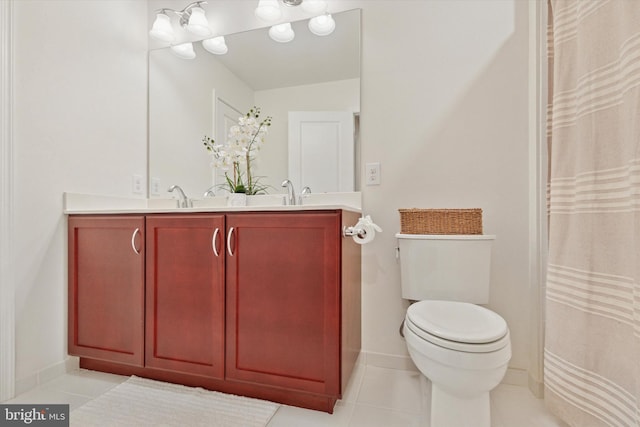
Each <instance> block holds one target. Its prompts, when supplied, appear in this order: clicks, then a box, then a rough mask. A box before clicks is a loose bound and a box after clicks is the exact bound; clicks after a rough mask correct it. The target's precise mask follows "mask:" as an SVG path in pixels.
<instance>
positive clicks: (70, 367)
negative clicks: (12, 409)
mask: <svg viewBox="0 0 640 427" xmlns="http://www.w3.org/2000/svg"><path fill="white" fill-rule="evenodd" d="M78 369H80V359H78V358H77V357H74V356H67V358H66V359H65V360H63V361H62V362H58V363H55V364H53V365H51V366H48V367H46V368H44V369H41V370H39V371H37V372H34V373H32V374H31V375H28V376H26V377H23V378H20V379H16V387H15V391H16V392H15V394H16V396H18V395H19V394H22V393H25V392H27V391H29V390H31V389H33V388H36V387H38V386H39V385H42V384H44V383H47V382H49V381H51V380H53V379H56V378H57V377H59V376H61V375H64V374H66V373H67V372H73V371H77V370H78Z"/></svg>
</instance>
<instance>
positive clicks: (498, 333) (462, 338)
mask: <svg viewBox="0 0 640 427" xmlns="http://www.w3.org/2000/svg"><path fill="white" fill-rule="evenodd" d="M405 322H406V326H407V327H408V328H410V329H411V331H412V332H413V333H415V334H416V335H418V336H419V337H420V338H422V339H424V340H427V341H429V342H431V343H433V344H436V345H438V346H440V347H445V348H449V349H452V350H457V351H464V352H470V353H487V352H491V351H496V350H499V349H501V348H503V347H504V346H506V345H507V344H508V343H509V329H508V328H507V323H506V322H505V320H504V319H503V318H502V317H500V316H499V315H498V314H497V313H494V312H493V311H491V310H488V309H486V308H484V307H480V306H478V305H475V304H470V303H464V302H458V301H433V300H427V301H420V302H417V303H415V304H412V305H411V306H410V307H409V308H408V309H407V315H406V319H405Z"/></svg>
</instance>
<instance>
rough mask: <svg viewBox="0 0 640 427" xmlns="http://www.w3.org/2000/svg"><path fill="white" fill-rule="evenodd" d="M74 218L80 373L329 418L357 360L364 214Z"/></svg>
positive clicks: (142, 212)
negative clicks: (358, 229)
mask: <svg viewBox="0 0 640 427" xmlns="http://www.w3.org/2000/svg"><path fill="white" fill-rule="evenodd" d="M66 213H67V214H68V252H69V259H68V260H69V269H68V274H69V294H68V295H69V311H68V314H69V319H68V320H69V323H68V326H69V333H68V350H69V354H71V355H74V356H79V357H80V366H81V367H82V368H86V369H92V370H98V371H104V372H111V373H116V374H123V375H138V376H141V377H147V378H152V379H157V380H162V381H168V382H174V383H181V384H185V385H188V386H199V387H204V388H207V389H211V390H218V391H223V392H227V393H232V394H238V395H244V396H250V397H256V398H261V399H266V400H272V401H276V402H281V403H285V404H289V405H294V406H300V407H305V408H310V409H316V410H321V411H325V412H332V411H333V407H334V404H335V402H336V400H337V399H339V398H340V397H341V396H342V392H343V391H344V388H345V387H346V385H347V381H348V379H349V377H350V375H351V372H352V371H353V368H354V365H355V363H356V359H357V357H358V354H359V352H360V342H361V339H360V336H361V327H360V246H359V245H357V244H356V243H355V242H354V241H353V240H352V239H350V238H344V237H342V227H343V226H350V225H354V224H355V223H356V222H357V220H358V218H359V217H360V213H359V212H358V210H357V209H349V208H345V207H340V206H335V207H316V206H303V207H300V206H299V207H294V206H286V207H285V206H282V207H269V208H266V209H260V208H258V207H255V208H251V207H248V208H247V207H245V208H226V207H220V208H192V209H164V210H163V209H149V208H144V209H121V210H96V211H82V210H73V209H71V210H69V209H67V210H66Z"/></svg>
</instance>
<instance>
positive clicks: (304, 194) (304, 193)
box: [298, 187, 311, 205]
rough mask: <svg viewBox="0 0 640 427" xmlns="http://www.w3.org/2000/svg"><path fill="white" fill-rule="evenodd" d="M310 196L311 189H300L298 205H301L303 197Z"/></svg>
mask: <svg viewBox="0 0 640 427" xmlns="http://www.w3.org/2000/svg"><path fill="white" fill-rule="evenodd" d="M309 194H311V188H309V187H304V188H303V189H302V191H301V192H300V196H299V197H298V204H299V205H301V204H302V199H303V198H304V196H306V195H309Z"/></svg>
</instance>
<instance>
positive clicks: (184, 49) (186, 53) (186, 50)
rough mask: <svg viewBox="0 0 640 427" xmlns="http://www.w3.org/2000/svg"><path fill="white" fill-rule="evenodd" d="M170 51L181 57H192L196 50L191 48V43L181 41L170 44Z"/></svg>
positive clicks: (194, 55)
mask: <svg viewBox="0 0 640 427" xmlns="http://www.w3.org/2000/svg"><path fill="white" fill-rule="evenodd" d="M171 51H172V52H173V53H175V54H176V56H178V57H180V58H182V59H194V58H195V57H196V52H195V51H194V50H193V43H191V42H189V43H182V44H177V45H175V46H171Z"/></svg>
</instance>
